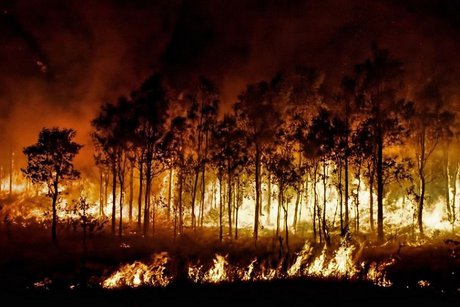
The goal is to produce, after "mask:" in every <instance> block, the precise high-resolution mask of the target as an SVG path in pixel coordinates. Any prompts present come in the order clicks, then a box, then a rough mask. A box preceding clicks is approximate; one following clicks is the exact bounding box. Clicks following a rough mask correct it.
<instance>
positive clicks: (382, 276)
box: [362, 258, 395, 288]
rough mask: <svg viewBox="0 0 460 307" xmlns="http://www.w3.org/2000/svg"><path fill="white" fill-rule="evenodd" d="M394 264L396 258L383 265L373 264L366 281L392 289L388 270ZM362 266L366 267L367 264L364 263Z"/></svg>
mask: <svg viewBox="0 0 460 307" xmlns="http://www.w3.org/2000/svg"><path fill="white" fill-rule="evenodd" d="M394 263H395V259H394V258H392V259H389V260H386V261H384V262H382V263H376V262H372V263H371V264H370V266H369V269H368V271H367V274H366V280H368V281H371V282H373V283H374V284H375V285H377V286H380V287H385V288H387V287H391V286H392V285H393V283H392V282H391V281H390V280H389V279H388V278H387V273H386V269H387V267H389V266H391V265H393V264H394ZM362 266H363V267H364V266H365V263H363V264H362Z"/></svg>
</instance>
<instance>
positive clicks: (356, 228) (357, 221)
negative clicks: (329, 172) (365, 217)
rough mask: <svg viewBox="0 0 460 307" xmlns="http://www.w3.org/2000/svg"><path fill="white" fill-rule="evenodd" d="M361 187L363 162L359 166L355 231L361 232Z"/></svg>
mask: <svg viewBox="0 0 460 307" xmlns="http://www.w3.org/2000/svg"><path fill="white" fill-rule="evenodd" d="M360 189H361V164H359V166H358V186H357V187H356V225H355V232H356V233H357V234H359V190H360Z"/></svg>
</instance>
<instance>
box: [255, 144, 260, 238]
mask: <svg viewBox="0 0 460 307" xmlns="http://www.w3.org/2000/svg"><path fill="white" fill-rule="evenodd" d="M260 155H261V152H260V149H259V146H258V145H256V159H255V164H256V165H255V167H256V169H255V171H256V173H255V177H256V182H255V183H256V207H255V210H254V241H255V243H256V244H257V239H258V237H259V211H260V209H259V207H260Z"/></svg>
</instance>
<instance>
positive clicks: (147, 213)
mask: <svg viewBox="0 0 460 307" xmlns="http://www.w3.org/2000/svg"><path fill="white" fill-rule="evenodd" d="M324 80H325V76H324V75H323V74H321V73H320V72H319V71H317V70H315V69H313V68H308V67H297V68H295V69H292V70H287V71H283V72H280V73H278V74H276V75H275V76H274V78H273V79H272V80H270V81H261V82H259V83H255V84H249V85H247V87H246V88H245V89H244V90H243V91H242V92H241V93H240V95H239V96H238V99H237V101H236V102H235V103H234V104H233V105H232V108H231V109H230V110H229V111H228V112H222V111H221V110H219V106H220V104H221V103H220V96H219V90H218V88H217V87H216V85H215V84H213V83H212V82H211V81H209V80H207V79H205V78H199V79H198V80H197V81H196V82H195V85H194V86H193V87H191V88H186V89H184V88H180V89H178V88H173V87H172V86H170V85H169V84H168V83H167V79H166V78H165V77H164V76H162V75H161V74H159V73H156V74H154V75H152V76H151V77H149V78H147V80H145V81H144V82H143V83H142V85H141V86H140V87H139V88H138V89H137V90H135V91H133V92H132V93H131V95H129V96H128V97H120V98H119V99H118V101H116V102H114V103H105V104H104V105H103V106H102V107H101V109H100V111H99V113H98V115H97V117H96V118H94V120H93V121H92V126H93V128H94V132H93V134H92V136H93V140H94V144H95V148H96V151H95V160H96V163H97V165H98V167H99V169H100V206H101V211H100V212H101V214H103V209H102V208H104V207H105V206H106V205H107V204H108V202H109V201H110V205H111V208H112V212H111V230H112V232H113V233H114V234H115V233H116V231H117V229H118V235H119V236H122V235H123V227H124V224H123V216H124V215H127V216H128V218H129V222H130V223H132V224H134V223H136V224H137V228H138V231H139V232H141V233H142V234H144V235H152V236H154V235H155V233H156V228H157V223H158V218H159V216H158V214H159V212H164V213H165V215H166V216H164V218H166V219H167V220H168V221H169V222H170V224H169V225H171V230H172V231H173V235H174V237H176V236H177V235H178V234H181V233H183V232H184V228H185V227H189V228H191V229H192V230H196V229H198V228H202V227H204V224H205V219H206V218H207V216H211V217H212V218H214V220H215V221H216V223H217V225H218V226H219V238H220V240H222V239H223V237H224V230H226V231H228V233H226V234H225V235H227V236H228V237H229V238H238V227H239V225H238V221H239V220H238V218H239V209H240V208H241V206H242V204H243V199H244V198H252V199H253V200H254V202H253V204H254V205H253V214H254V223H253V236H254V239H255V240H256V241H257V239H258V237H259V231H260V229H261V228H262V225H263V223H264V221H262V217H263V216H265V217H266V221H267V222H270V220H269V219H270V210H272V201H273V199H274V197H276V198H277V203H278V208H277V220H276V232H275V234H274V235H275V236H276V237H279V236H280V234H281V232H284V236H285V238H284V240H285V244H286V246H288V240H289V237H288V234H289V232H290V230H294V231H295V230H296V229H297V228H298V227H299V223H300V219H299V216H300V214H301V210H307V211H308V212H310V213H311V220H310V221H309V223H308V225H309V226H308V227H311V228H310V229H311V232H312V236H313V239H314V240H315V241H318V240H319V241H320V242H326V243H329V242H330V240H331V234H332V233H333V232H334V231H335V230H337V232H340V234H341V235H342V236H344V235H347V234H349V233H351V232H355V233H359V232H360V227H361V226H360V225H361V224H360V223H361V222H360V208H361V207H360V206H367V207H368V208H367V209H366V210H368V212H369V225H367V226H368V227H369V229H370V231H371V232H372V233H373V232H374V231H376V235H377V238H378V239H379V240H383V239H384V220H385V210H386V206H387V204H389V203H391V202H392V200H394V199H396V198H397V197H399V196H401V195H404V197H407V198H408V199H410V200H411V201H412V202H413V203H414V204H416V205H417V206H416V208H415V210H414V217H416V219H415V221H416V225H417V227H418V231H419V233H420V234H421V235H423V230H424V229H423V210H424V207H425V203H426V201H427V200H431V201H433V200H435V199H437V198H439V197H442V198H443V200H444V201H445V204H446V211H447V213H448V218H449V221H450V223H451V224H452V230H453V231H454V225H455V223H456V220H457V212H456V210H457V208H458V205H457V204H456V197H455V196H456V193H457V191H456V182H457V176H458V163H459V161H458V158H457V155H456V148H457V146H458V138H457V136H458V135H457V129H458V123H457V121H456V118H455V114H454V113H453V112H452V111H450V110H449V103H450V101H449V97H448V96H447V95H446V94H445V93H444V92H443V87H442V84H441V83H440V82H438V80H434V79H433V80H429V81H427V82H426V84H421V85H417V86H416V87H415V90H413V94H412V95H411V96H412V97H413V99H412V100H413V101H408V100H407V99H405V96H407V95H406V94H407V88H408V87H407V84H406V83H405V81H404V70H403V64H402V63H401V62H400V61H398V60H397V59H395V58H393V57H392V56H391V54H390V53H389V52H388V51H387V50H383V49H380V48H378V47H377V46H375V45H373V46H372V49H371V56H370V57H369V58H368V59H366V60H365V61H364V62H362V63H358V64H357V65H355V66H354V67H353V68H352V69H351V71H350V73H349V74H348V75H346V76H344V77H343V78H342V82H341V85H340V87H339V88H335V89H329V88H327V87H326V85H325V84H326V83H325V82H324ZM224 113H225V114H224ZM30 152H31V149H28V150H27V152H26V153H30ZM28 172H29V173H30V171H28ZM159 181H161V182H162V183H163V185H164V186H165V187H166V188H165V189H164V191H163V192H162V193H161V195H160V192H159V191H158V189H155V182H159ZM364 185H365V186H366V187H368V189H369V192H370V193H369V199H368V202H366V203H364V204H361V203H360V199H362V197H361V196H360V191H361V190H362V187H363V186H364ZM332 190H333V191H335V193H336V195H337V197H336V198H337V208H338V212H337V216H338V219H339V222H338V223H337V224H338V225H339V226H337V227H338V228H337V229H335V226H334V225H335V223H334V222H333V221H330V220H328V218H327V216H326V212H327V210H328V208H327V206H328V205H329V202H328V200H327V199H328V196H327V194H328V193H329V192H330V191H332ZM53 195H54V194H53ZM160 196H161V197H162V198H161V197H160ZM307 200H309V202H307ZM308 203H310V204H312V206H311V207H305V205H304V204H308ZM124 204H128V206H127V208H125V206H124ZM289 206H294V209H293V210H292V207H291V209H290V210H289ZM303 207H304V208H303ZM375 207H376V208H377V210H376V211H377V216H376V217H375V216H374V209H375ZM160 209H161V210H160ZM125 210H127V213H126V212H125ZM289 212H294V213H293V214H294V217H293V223H292V225H289V224H288V221H289V218H288V213H289ZM117 213H118V216H117ZM352 213H353V214H352ZM136 214H137V215H136ZM352 217H353V218H352ZM281 220H283V221H284V225H281ZM117 222H118V226H117ZM225 222H226V223H227V225H224V223H225Z"/></svg>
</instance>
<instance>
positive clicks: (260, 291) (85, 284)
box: [0, 224, 460, 306]
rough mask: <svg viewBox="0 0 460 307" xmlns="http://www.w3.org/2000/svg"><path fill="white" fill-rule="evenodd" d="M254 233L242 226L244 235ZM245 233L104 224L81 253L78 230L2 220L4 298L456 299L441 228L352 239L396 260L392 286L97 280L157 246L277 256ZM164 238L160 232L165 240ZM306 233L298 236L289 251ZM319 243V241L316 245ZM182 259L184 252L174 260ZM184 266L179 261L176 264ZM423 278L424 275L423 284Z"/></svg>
mask: <svg viewBox="0 0 460 307" xmlns="http://www.w3.org/2000/svg"><path fill="white" fill-rule="evenodd" d="M249 233H250V232H249V231H248V233H247V234H246V235H248V234H249ZM242 235H243V238H242V239H239V240H238V241H234V240H233V241H226V242H224V243H223V244H220V243H219V242H218V240H217V239H216V236H215V234H214V233H212V232H207V233H202V232H199V233H197V234H194V233H193V232H189V233H186V234H185V235H183V236H182V237H180V238H178V239H177V240H176V241H175V242H174V241H173V240H171V239H170V238H169V237H167V236H166V234H165V233H161V231H160V232H159V234H158V237H156V238H151V237H149V238H143V237H141V236H138V235H134V234H133V235H126V236H125V237H123V238H117V237H116V238H114V237H113V236H112V235H111V234H110V233H108V232H103V233H99V234H97V235H95V236H94V237H92V238H89V239H88V249H87V253H86V254H85V253H84V252H83V247H82V240H81V234H80V233H79V232H74V230H73V229H72V228H69V229H67V230H66V229H65V228H64V229H62V228H61V231H60V233H59V239H60V240H59V245H58V246H53V244H52V243H51V240H50V233H49V229H43V226H42V225H29V226H28V227H22V226H20V225H14V224H13V225H10V226H9V227H8V228H6V227H5V225H2V228H1V230H0V250H1V251H2V252H1V253H0V276H2V278H1V279H0V289H1V292H2V297H4V298H5V299H6V298H11V299H15V300H16V301H17V302H18V303H30V304H32V303H34V304H35V303H37V302H43V303H45V302H46V304H51V305H54V304H56V305H62V304H65V305H79V304H82V303H85V304H89V305H101V304H104V305H106V304H110V305H112V306H144V305H148V306H151V305H152V304H153V303H154V302H159V301H164V302H168V303H175V302H186V303H187V304H188V303H192V302H193V303H199V304H200V305H204V306H206V305H213V306H215V305H241V304H243V305H244V304H245V303H248V304H251V302H254V303H257V304H259V303H263V304H267V305H272V304H274V303H279V304H282V305H283V306H285V305H299V304H298V303H297V302H300V303H301V304H300V305H307V306H308V305H310V304H313V305H314V306H315V305H318V304H329V303H331V304H339V303H344V302H346V303H353V304H354V305H360V304H367V305H368V304H372V305H375V304H376V303H378V304H380V303H382V304H388V303H407V304H409V303H410V304H412V303H433V304H434V303H436V304H437V305H439V304H441V303H445V304H447V305H449V304H453V303H454V302H458V303H460V258H459V257H460V245H459V243H458V242H459V241H458V238H457V237H452V236H450V237H440V238H438V239H437V240H433V241H431V242H427V243H425V244H424V245H420V244H408V243H407V242H401V241H397V240H394V241H392V242H388V243H387V244H385V245H374V244H372V243H371V242H366V241H364V242H363V241H362V240H361V242H360V243H358V242H356V244H358V246H361V247H362V248H360V249H358V248H357V249H356V252H355V257H356V259H355V261H356V265H360V264H361V263H362V262H365V263H367V264H369V263H371V262H377V263H379V262H382V261H384V260H385V259H390V258H391V259H394V261H395V262H394V264H392V265H391V266H389V267H388V268H387V275H388V278H389V279H390V280H391V281H392V283H393V286H391V287H389V288H383V287H379V286H376V285H374V284H373V283H371V282H368V281H362V280H354V281H351V280H334V279H318V278H305V277H303V278H299V279H288V280H277V281H270V282H236V283H228V284H226V283H224V284H219V285H209V284H193V283H191V282H189V281H187V280H185V279H180V278H178V279H177V280H176V281H174V282H173V283H172V284H171V285H169V286H168V287H166V288H151V287H140V288H136V289H128V288H125V289H121V290H107V289H102V288H101V286H100V282H101V280H102V279H103V278H104V277H107V276H109V275H110V274H111V273H112V272H113V271H115V270H116V269H117V268H118V267H119V266H120V265H121V264H124V263H131V262H133V261H136V260H140V261H148V259H150V256H151V255H152V254H153V253H155V252H160V251H168V253H169V254H170V255H171V256H172V257H174V259H176V260H177V259H180V260H181V261H189V262H196V261H197V260H198V259H199V260H200V261H201V262H203V263H206V262H208V263H211V260H212V258H213V257H214V255H215V254H216V253H219V254H223V255H228V259H229V262H230V263H246V264H247V263H248V262H250V260H251V259H252V258H253V257H258V258H259V259H261V258H270V259H272V260H273V261H276V260H277V259H278V257H279V256H280V254H281V253H286V251H285V250H283V251H282V250H280V249H279V246H278V245H277V244H276V243H274V242H273V241H272V240H271V239H269V238H265V239H264V238H263V239H262V240H261V241H260V242H259V244H258V246H257V248H256V247H254V244H253V241H252V240H250V239H244V232H242ZM162 238H163V239H162ZM304 241H305V238H300V237H295V236H293V237H292V240H291V258H292V257H294V255H295V251H298V250H299V249H300V248H301V247H302V245H303V243H304ZM317 251H318V252H320V251H321V247H320V246H317ZM178 262H180V261H178ZM177 267H180V265H176V268H177ZM420 281H428V282H429V285H428V286H426V287H422V285H420Z"/></svg>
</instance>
